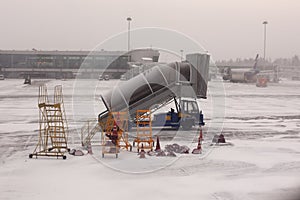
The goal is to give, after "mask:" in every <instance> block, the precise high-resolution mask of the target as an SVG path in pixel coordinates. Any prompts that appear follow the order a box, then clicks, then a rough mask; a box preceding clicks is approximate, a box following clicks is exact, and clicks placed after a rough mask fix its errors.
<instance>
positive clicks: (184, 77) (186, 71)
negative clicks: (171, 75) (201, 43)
mask: <svg viewBox="0 0 300 200" xmlns="http://www.w3.org/2000/svg"><path fill="white" fill-rule="evenodd" d="M179 70H180V71H179V72H180V77H179V81H182V82H189V81H190V80H191V70H190V66H189V65H187V64H186V65H181V66H180V68H179Z"/></svg>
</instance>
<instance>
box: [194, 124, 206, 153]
mask: <svg viewBox="0 0 300 200" xmlns="http://www.w3.org/2000/svg"><path fill="white" fill-rule="evenodd" d="M202 140H203V135H202V128H201V127H200V134H199V138H198V145H197V148H196V149H193V151H192V154H201V153H202V147H201V144H202Z"/></svg>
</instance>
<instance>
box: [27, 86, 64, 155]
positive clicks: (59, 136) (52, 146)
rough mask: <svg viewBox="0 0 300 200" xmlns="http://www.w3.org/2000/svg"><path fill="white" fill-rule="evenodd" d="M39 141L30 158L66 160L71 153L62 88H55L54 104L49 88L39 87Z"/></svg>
mask: <svg viewBox="0 0 300 200" xmlns="http://www.w3.org/2000/svg"><path fill="white" fill-rule="evenodd" d="M38 107H39V140H38V144H37V146H36V148H35V150H34V152H33V153H32V154H30V155H29V158H32V157H33V156H36V157H38V156H52V157H57V158H58V157H62V158H63V159H66V155H65V153H66V152H67V151H69V149H68V145H67V130H68V129H67V123H66V115H65V111H64V106H63V99H62V88H61V86H56V87H55V88H54V103H49V101H48V94H47V88H46V86H45V85H42V86H40V87H39V99H38Z"/></svg>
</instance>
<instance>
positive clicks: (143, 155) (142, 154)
mask: <svg viewBox="0 0 300 200" xmlns="http://www.w3.org/2000/svg"><path fill="white" fill-rule="evenodd" d="M145 154H146V152H145V150H144V144H142V149H141V152H140V158H146V155H145Z"/></svg>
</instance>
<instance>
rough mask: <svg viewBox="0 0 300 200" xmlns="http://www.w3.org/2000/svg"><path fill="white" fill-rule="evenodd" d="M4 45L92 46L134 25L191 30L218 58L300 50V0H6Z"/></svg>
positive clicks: (1, 16) (0, 13)
mask: <svg viewBox="0 0 300 200" xmlns="http://www.w3.org/2000/svg"><path fill="white" fill-rule="evenodd" d="M0 3H1V5H0V21H1V24H0V26H1V29H0V30H1V34H0V35H1V37H0V49H16V50H17V49H18V50H19V49H32V48H36V49H42V50H91V49H93V48H94V47H95V46H96V45H97V44H99V43H100V42H101V41H104V40H105V39H107V38H108V37H110V36H112V35H115V34H117V33H119V32H122V31H126V30H127V21H126V18H127V16H131V17H132V19H133V21H132V23H131V27H132V28H141V27H162V28H168V29H173V30H176V31H179V32H181V33H184V34H186V35H188V36H189V37H191V38H193V39H195V40H196V41H197V42H198V43H200V44H201V45H202V46H203V47H204V48H205V49H207V50H208V51H209V52H210V53H211V54H212V56H213V58H214V59H215V60H220V59H229V58H238V57H240V58H249V57H253V58H254V57H255V55H256V53H260V54H261V55H262V54H263V33H264V32H263V30H264V29H263V25H262V22H263V21H264V20H267V21H268V22H269V24H268V25H267V57H268V58H272V59H274V58H277V57H291V56H293V55H295V54H298V55H299V54H300V1H299V0H227V1H225V0H224V1H222V0H218V1H217V0H206V1H202V0H149V1H148V0H0ZM132 40H134V38H132Z"/></svg>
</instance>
